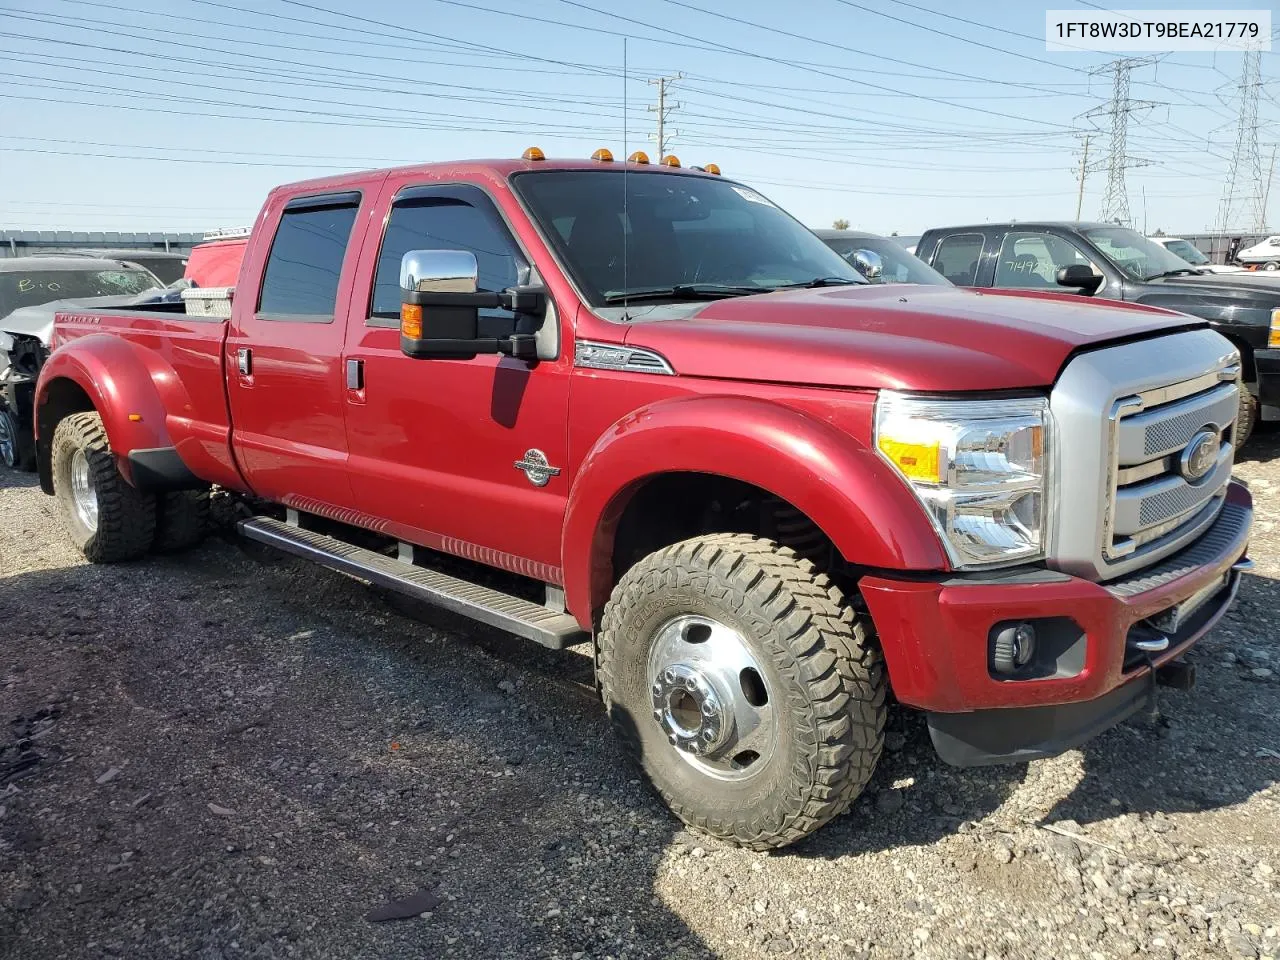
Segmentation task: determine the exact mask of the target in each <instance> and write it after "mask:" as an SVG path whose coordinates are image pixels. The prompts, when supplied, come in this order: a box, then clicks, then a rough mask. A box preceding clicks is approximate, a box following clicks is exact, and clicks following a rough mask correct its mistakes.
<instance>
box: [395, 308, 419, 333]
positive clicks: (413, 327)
mask: <svg viewBox="0 0 1280 960" xmlns="http://www.w3.org/2000/svg"><path fill="white" fill-rule="evenodd" d="M400 335H401V336H403V337H408V338H409V339H410V340H421V339H422V304H419V303H402V304H400Z"/></svg>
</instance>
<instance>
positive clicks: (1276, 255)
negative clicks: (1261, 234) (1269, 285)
mask: <svg viewBox="0 0 1280 960" xmlns="http://www.w3.org/2000/svg"><path fill="white" fill-rule="evenodd" d="M1236 259H1237V260H1239V261H1240V262H1241V263H1256V264H1258V265H1259V266H1258V269H1259V270H1280V237H1267V239H1265V240H1261V241H1259V242H1258V243H1255V244H1254V245H1253V246H1252V247H1245V248H1244V249H1243V250H1238V251H1237V252H1236Z"/></svg>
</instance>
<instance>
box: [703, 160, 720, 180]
mask: <svg viewBox="0 0 1280 960" xmlns="http://www.w3.org/2000/svg"><path fill="white" fill-rule="evenodd" d="M702 169H703V170H705V171H706V172H707V173H710V174H712V175H714V176H717V177H718V176H720V164H718V163H708V164H707V165H706V166H705V167H703V168H702Z"/></svg>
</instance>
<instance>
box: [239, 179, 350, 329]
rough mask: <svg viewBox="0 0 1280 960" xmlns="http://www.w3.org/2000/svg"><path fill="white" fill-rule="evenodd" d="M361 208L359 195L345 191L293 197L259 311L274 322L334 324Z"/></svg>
mask: <svg viewBox="0 0 1280 960" xmlns="http://www.w3.org/2000/svg"><path fill="white" fill-rule="evenodd" d="M359 206H360V197H359V195H358V194H343V195H342V196H340V197H328V198H318V199H311V198H308V199H307V200H305V201H293V202H292V203H290V204H289V205H288V206H286V207H285V210H284V213H283V214H282V215H281V217H280V226H279V228H278V229H277V230H276V236H275V240H274V241H272V244H271V253H270V255H269V256H268V257H267V269H266V271H265V272H264V274H263V278H262V292H261V293H260V294H259V296H258V313H259V314H262V315H264V316H265V317H266V318H267V319H271V320H293V321H300V322H304V323H332V322H333V316H334V312H335V311H336V309H337V304H338V280H339V278H340V277H341V276H342V263H343V261H344V260H345V259H346V253H347V244H348V242H349V241H350V239H351V228H352V226H353V225H354V224H355V221H356V210H357V209H359Z"/></svg>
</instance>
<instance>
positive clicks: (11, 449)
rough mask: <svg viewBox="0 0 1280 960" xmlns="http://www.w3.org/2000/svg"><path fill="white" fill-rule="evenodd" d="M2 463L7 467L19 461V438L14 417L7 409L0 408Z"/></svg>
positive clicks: (0, 454) (0, 460) (0, 452)
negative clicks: (16, 433)
mask: <svg viewBox="0 0 1280 960" xmlns="http://www.w3.org/2000/svg"><path fill="white" fill-rule="evenodd" d="M0 463H3V464H4V465H5V466H6V467H13V466H17V463H18V438H17V436H16V435H15V434H14V432H13V417H11V416H10V415H9V412H8V411H7V410H0Z"/></svg>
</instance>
